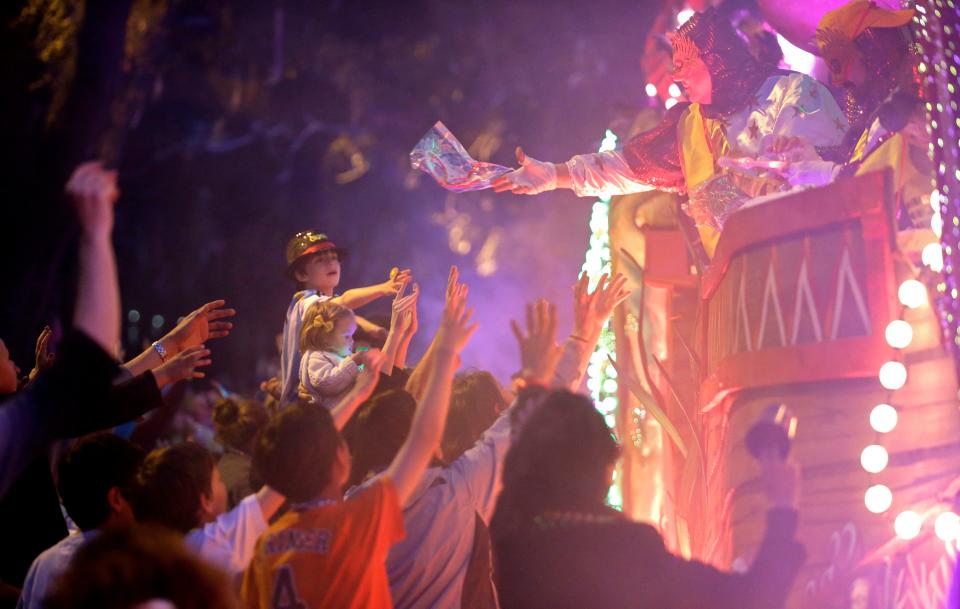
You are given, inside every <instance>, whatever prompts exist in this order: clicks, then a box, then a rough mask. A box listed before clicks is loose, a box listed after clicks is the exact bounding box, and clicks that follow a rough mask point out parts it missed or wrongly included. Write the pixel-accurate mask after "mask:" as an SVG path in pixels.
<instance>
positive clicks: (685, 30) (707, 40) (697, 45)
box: [668, 7, 771, 118]
mask: <svg viewBox="0 0 960 609" xmlns="http://www.w3.org/2000/svg"><path fill="white" fill-rule="evenodd" d="M668 36H669V38H670V44H671V45H672V46H673V69H674V80H676V81H677V82H678V83H680V84H681V85H682V86H683V88H684V89H685V90H686V92H687V96H688V97H689V98H690V101H693V102H698V103H700V104H701V106H702V108H703V112H704V115H706V116H708V117H711V118H719V117H726V116H729V115H731V114H733V113H734V112H736V111H737V110H739V109H741V108H743V107H744V105H745V104H747V103H748V102H749V101H750V100H752V99H753V97H754V95H755V94H756V92H757V89H759V88H760V85H761V84H763V81H764V80H766V78H767V77H768V76H769V75H770V73H771V68H770V67H762V66H761V65H760V64H759V63H758V62H757V61H756V59H754V57H753V55H752V54H751V53H750V49H749V48H748V47H747V44H746V43H745V42H744V41H743V39H741V38H740V36H739V35H738V34H737V32H736V30H734V29H733V26H732V25H730V22H729V21H728V20H727V19H726V18H725V17H724V16H722V15H721V14H719V13H718V12H717V10H716V9H714V8H712V7H711V8H708V9H707V10H706V11H704V12H702V13H697V14H695V15H694V16H693V17H691V18H690V19H688V20H687V22H686V23H684V24H683V25H681V26H680V27H678V28H677V29H676V31H675V32H672V33H671V34H669V35H668Z"/></svg>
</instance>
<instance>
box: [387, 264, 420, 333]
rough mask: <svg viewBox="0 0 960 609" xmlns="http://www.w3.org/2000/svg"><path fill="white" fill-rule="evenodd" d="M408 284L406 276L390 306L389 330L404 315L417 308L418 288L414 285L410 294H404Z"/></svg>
mask: <svg viewBox="0 0 960 609" xmlns="http://www.w3.org/2000/svg"><path fill="white" fill-rule="evenodd" d="M409 282H410V277H409V276H407V278H405V279H404V280H403V283H402V284H401V285H400V288H399V289H398V290H397V294H396V296H394V298H393V305H392V306H391V314H390V328H391V329H393V328H394V327H395V324H396V323H397V322H399V321H400V319H401V317H402V316H403V314H404V313H406V312H408V311H411V310H414V311H415V310H416V308H417V299H418V298H419V297H420V287H419V286H417V285H416V284H414V285H413V290H412V291H411V292H410V294H405V292H406V291H407V285H408V284H409Z"/></svg>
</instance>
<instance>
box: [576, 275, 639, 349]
mask: <svg viewBox="0 0 960 609" xmlns="http://www.w3.org/2000/svg"><path fill="white" fill-rule="evenodd" d="M607 277H608V275H607V274H606V273H604V274H603V275H601V276H600V281H598V282H597V287H596V288H595V289H594V291H593V293H592V294H591V293H590V278H589V277H588V276H587V274H586V273H581V275H580V280H579V281H578V282H577V283H576V284H575V285H574V286H573V335H574V337H576V338H580V339H583V340H585V341H587V342H591V341H594V340H596V338H597V337H599V335H600V330H601V329H602V328H603V324H604V323H605V322H606V321H607V318H608V317H610V313H611V312H612V311H613V309H614V308H615V307H616V306H617V305H619V304H620V303H621V302H623V301H624V300H626V299H627V297H628V296H630V290H628V289H626V288H625V286H626V284H627V278H626V277H624V276H623V275H621V274H620V273H617V274H616V275H614V276H613V278H612V279H610V281H609V282H607Z"/></svg>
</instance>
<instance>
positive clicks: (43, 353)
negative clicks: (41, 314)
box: [34, 326, 56, 372]
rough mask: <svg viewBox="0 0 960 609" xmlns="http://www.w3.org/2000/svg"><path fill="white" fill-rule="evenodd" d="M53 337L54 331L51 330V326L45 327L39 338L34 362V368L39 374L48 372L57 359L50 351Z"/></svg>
mask: <svg viewBox="0 0 960 609" xmlns="http://www.w3.org/2000/svg"><path fill="white" fill-rule="evenodd" d="M51 336H53V330H51V329H50V326H44V328H43V331H42V332H40V336H38V337H37V347H36V350H35V356H36V359H35V360H34V368H35V369H36V370H37V372H43V371H44V370H48V369H49V368H50V366H52V365H53V361H54V359H56V356H55V355H54V354H53V353H50V350H49V345H50V337H51Z"/></svg>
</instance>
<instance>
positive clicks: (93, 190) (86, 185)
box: [66, 161, 120, 357]
mask: <svg viewBox="0 0 960 609" xmlns="http://www.w3.org/2000/svg"><path fill="white" fill-rule="evenodd" d="M66 190H67V194H68V195H70V197H71V198H72V199H73V202H74V205H75V207H76V209H77V216H78V217H79V219H80V229H81V232H80V248H79V252H78V254H79V261H80V279H79V285H78V291H77V304H76V308H75V309H74V314H73V325H74V326H75V327H76V328H78V329H80V330H82V331H83V332H84V333H86V335H87V336H89V337H90V338H92V339H93V340H94V341H95V342H96V343H97V344H99V345H100V346H101V347H102V348H103V350H104V351H106V352H107V353H109V354H111V355H113V356H114V357H116V356H117V354H118V352H119V348H120V292H119V289H118V287H117V262H116V258H115V257H114V254H113V244H112V243H111V241H110V234H111V232H112V231H113V207H114V204H115V203H116V201H117V196H118V194H119V192H118V191H117V172H116V171H108V170H106V169H105V168H104V166H103V163H101V162H100V161H93V162H90V163H84V164H83V165H81V166H80V167H78V168H77V169H76V171H74V172H73V175H72V176H70V180H69V182H67V189H66Z"/></svg>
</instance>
